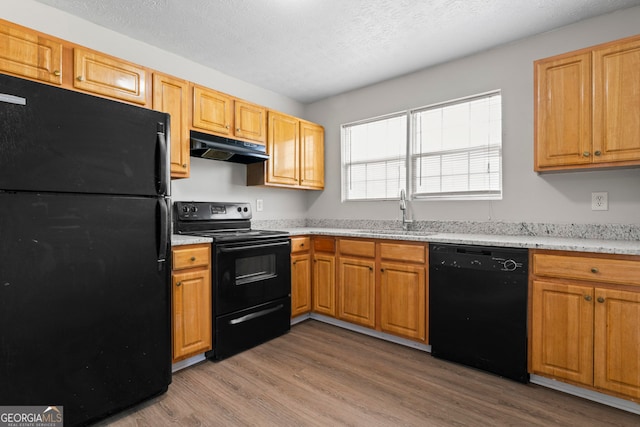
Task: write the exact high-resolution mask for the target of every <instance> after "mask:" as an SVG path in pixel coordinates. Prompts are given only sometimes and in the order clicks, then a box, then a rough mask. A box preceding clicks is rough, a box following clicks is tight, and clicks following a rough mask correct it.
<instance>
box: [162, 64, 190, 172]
mask: <svg viewBox="0 0 640 427" xmlns="http://www.w3.org/2000/svg"><path fill="white" fill-rule="evenodd" d="M153 109H154V110H158V111H162V112H164V113H169V114H171V177H172V178H187V177H188V176H189V163H190V162H189V144H190V141H189V124H188V120H189V118H188V117H189V83H188V82H187V81H186V80H181V79H178V78H175V77H171V76H167V75H165V74H160V73H154V74H153Z"/></svg>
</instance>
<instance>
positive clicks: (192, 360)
mask: <svg viewBox="0 0 640 427" xmlns="http://www.w3.org/2000/svg"><path fill="white" fill-rule="evenodd" d="M203 360H207V358H206V357H204V353H202V354H196V355H195V356H192V357H190V358H188V359H184V360H181V361H179V362H176V363H174V364H173V365H171V372H172V373H175V372H178V371H179V370H180V369H184V368H186V367H189V366H191V365H195V364H196V363H200V362H202V361H203Z"/></svg>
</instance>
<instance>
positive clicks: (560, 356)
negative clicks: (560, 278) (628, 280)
mask: <svg viewBox="0 0 640 427" xmlns="http://www.w3.org/2000/svg"><path fill="white" fill-rule="evenodd" d="M593 294H594V291H593V288H592V287H588V286H574V285H565V284H562V283H559V282H551V281H548V282H547V281H538V280H534V281H533V302H532V315H531V330H532V340H531V367H532V370H533V372H534V373H540V374H548V375H552V376H555V377H558V378H564V379H568V380H571V381H575V382H577V383H582V384H587V385H591V384H592V383H593V309H594V307H593V305H594V304H593Z"/></svg>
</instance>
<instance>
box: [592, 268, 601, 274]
mask: <svg viewBox="0 0 640 427" xmlns="http://www.w3.org/2000/svg"><path fill="white" fill-rule="evenodd" d="M599 271H600V270H598V267H591V272H592V273H593V274H596V273H598V272H599Z"/></svg>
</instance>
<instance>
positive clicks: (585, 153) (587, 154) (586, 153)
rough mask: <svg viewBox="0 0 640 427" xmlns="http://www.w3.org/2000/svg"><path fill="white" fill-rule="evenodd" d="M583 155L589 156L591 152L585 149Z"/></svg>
mask: <svg viewBox="0 0 640 427" xmlns="http://www.w3.org/2000/svg"><path fill="white" fill-rule="evenodd" d="M582 155H583V156H584V157H589V156H590V155H591V153H589V152H588V151H585V152H584V153H582Z"/></svg>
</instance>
